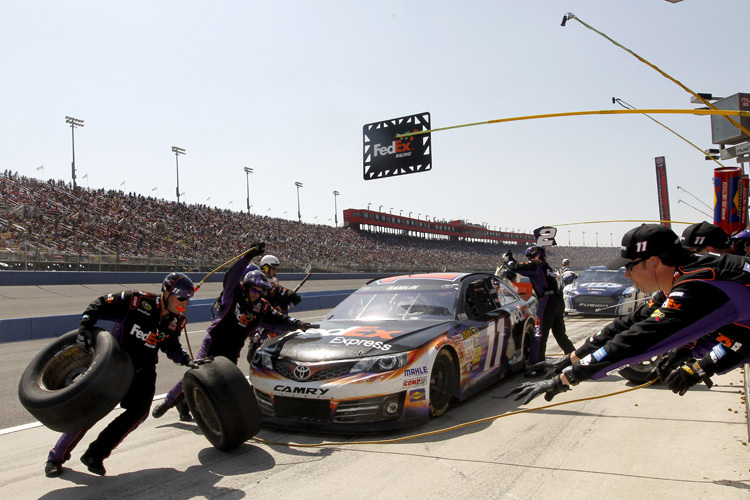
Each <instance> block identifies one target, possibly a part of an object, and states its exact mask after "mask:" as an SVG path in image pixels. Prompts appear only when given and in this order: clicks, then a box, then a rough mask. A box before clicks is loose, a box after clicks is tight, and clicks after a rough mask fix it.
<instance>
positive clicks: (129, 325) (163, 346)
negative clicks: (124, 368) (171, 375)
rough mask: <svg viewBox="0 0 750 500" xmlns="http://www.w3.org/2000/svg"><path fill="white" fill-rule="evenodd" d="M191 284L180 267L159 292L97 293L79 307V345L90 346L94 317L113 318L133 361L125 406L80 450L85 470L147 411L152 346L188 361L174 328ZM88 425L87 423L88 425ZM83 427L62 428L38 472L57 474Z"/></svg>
mask: <svg viewBox="0 0 750 500" xmlns="http://www.w3.org/2000/svg"><path fill="white" fill-rule="evenodd" d="M194 291H195V285H193V282H192V281H191V280H190V278H188V277H187V276H186V275H184V274H182V273H171V274H169V275H167V277H166V278H165V279H164V282H163V283H162V291H161V294H155V293H148V292H140V291H135V290H128V291H123V292H120V293H114V294H109V295H104V296H102V297H99V298H98V299H96V300H95V301H94V302H92V303H91V304H90V305H89V306H88V308H87V309H86V310H85V311H84V313H83V316H81V320H80V323H79V329H78V337H77V341H78V343H79V344H81V345H83V346H84V348H85V349H87V350H90V349H92V348H93V349H96V343H95V336H94V332H93V328H94V326H95V325H96V322H97V321H98V320H100V319H103V320H110V321H114V322H115V326H114V327H113V328H112V331H111V334H112V335H113V336H114V337H115V338H116V339H117V340H118V342H119V343H120V346H121V347H122V349H124V351H125V352H127V353H128V355H129V356H130V359H131V361H132V362H133V369H134V375H133V381H132V383H131V384H130V388H129V389H128V392H127V394H125V397H124V398H123V399H122V401H121V402H120V406H121V407H122V408H124V409H125V411H124V412H122V413H121V414H120V415H118V416H117V418H115V419H114V420H113V421H112V422H111V423H110V424H109V425H108V426H107V427H106V428H105V429H104V430H103V431H102V432H101V433H100V434H99V436H98V437H97V438H96V440H94V441H93V442H92V443H91V444H90V445H89V447H88V450H86V453H84V454H83V455H82V456H81V462H83V463H84V464H85V465H86V466H87V467H88V470H89V471H90V472H93V473H94V474H98V475H100V476H103V475H104V474H105V473H106V470H105V469H104V464H103V461H104V459H105V458H107V457H109V455H110V453H112V450H113V449H115V447H116V446H117V445H118V444H119V443H120V441H122V440H123V439H124V438H125V436H127V435H128V434H129V433H130V432H132V431H133V430H134V429H135V428H136V427H138V426H139V425H140V424H141V422H143V421H144V420H145V419H146V417H147V416H148V410H149V409H150V408H151V401H152V400H153V398H154V392H155V391H156V363H157V362H158V355H157V354H158V351H159V350H161V351H163V352H165V353H166V354H167V356H168V357H169V359H171V360H172V361H174V362H175V363H179V364H181V365H184V366H194V365H193V361H191V360H190V356H189V355H188V353H187V352H185V350H184V349H183V348H182V346H181V345H180V338H179V337H180V331H181V330H182V329H183V327H184V326H185V323H186V322H187V320H186V319H185V306H186V305H187V302H188V300H190V297H192V296H193V293H194ZM89 428H90V427H89ZM89 428H86V429H81V430H79V431H75V432H66V433H64V434H63V435H62V436H61V437H60V439H59V440H58V441H57V444H55V447H54V448H52V450H50V452H49V455H48V456H47V463H46V464H45V467H44V472H45V474H46V475H47V476H50V477H53V476H59V475H60V474H62V472H63V469H62V464H63V463H64V462H65V461H66V460H68V459H70V452H71V451H73V448H75V447H76V445H77V444H78V443H79V441H80V440H81V438H83V436H84V434H86V432H87V431H88V430H89Z"/></svg>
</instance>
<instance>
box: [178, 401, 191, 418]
mask: <svg viewBox="0 0 750 500" xmlns="http://www.w3.org/2000/svg"><path fill="white" fill-rule="evenodd" d="M175 408H177V411H178V412H179V413H180V422H192V420H193V416H192V415H191V414H190V408H188V405H187V403H186V402H185V400H182V401H180V402H179V403H177V404H176V405H175Z"/></svg>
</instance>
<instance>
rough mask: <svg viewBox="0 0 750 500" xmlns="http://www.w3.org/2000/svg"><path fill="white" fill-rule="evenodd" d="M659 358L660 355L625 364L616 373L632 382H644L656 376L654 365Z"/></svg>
mask: <svg viewBox="0 0 750 500" xmlns="http://www.w3.org/2000/svg"><path fill="white" fill-rule="evenodd" d="M661 358H662V357H661V356H654V357H653V358H651V359H647V360H645V361H641V362H640V363H638V364H635V365H630V366H626V367H625V368H623V369H621V370H620V371H619V372H618V373H619V374H620V375H621V376H622V378H624V379H625V380H628V381H630V382H633V383H634V384H638V385H641V384H645V383H646V382H650V381H652V380H654V379H655V378H657V377H658V375H657V374H656V365H657V364H658V363H659V360H661Z"/></svg>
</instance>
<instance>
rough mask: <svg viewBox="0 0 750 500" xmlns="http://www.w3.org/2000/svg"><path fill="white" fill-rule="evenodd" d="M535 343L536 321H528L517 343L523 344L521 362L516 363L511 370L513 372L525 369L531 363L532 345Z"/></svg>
mask: <svg viewBox="0 0 750 500" xmlns="http://www.w3.org/2000/svg"><path fill="white" fill-rule="evenodd" d="M533 343H534V322H533V321H527V322H526V323H524V325H523V330H521V338H520V339H519V342H518V343H517V344H516V345H520V346H521V362H520V363H515V364H514V365H513V366H512V367H511V370H512V372H513V373H518V372H522V371H524V370H525V369H526V368H527V367H528V365H529V359H531V346H532V345H533Z"/></svg>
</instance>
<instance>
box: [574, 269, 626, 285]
mask: <svg viewBox="0 0 750 500" xmlns="http://www.w3.org/2000/svg"><path fill="white" fill-rule="evenodd" d="M578 282H579V283H619V284H622V285H632V284H633V282H632V281H630V279H628V278H626V277H625V268H624V267H621V268H620V269H614V270H609V269H587V270H585V271H583V272H582V273H581V275H580V276H579V277H578Z"/></svg>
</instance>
